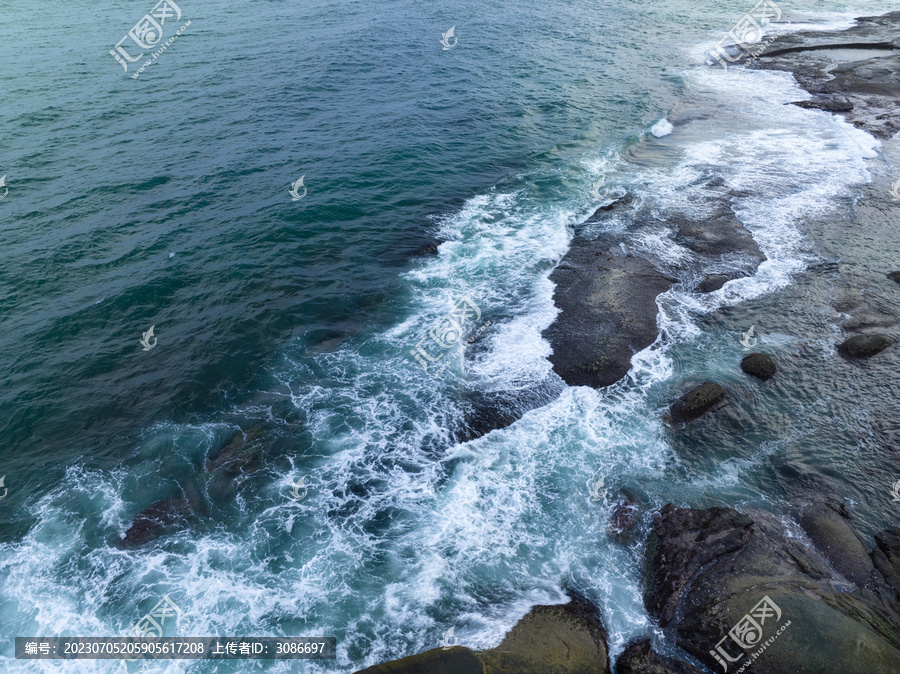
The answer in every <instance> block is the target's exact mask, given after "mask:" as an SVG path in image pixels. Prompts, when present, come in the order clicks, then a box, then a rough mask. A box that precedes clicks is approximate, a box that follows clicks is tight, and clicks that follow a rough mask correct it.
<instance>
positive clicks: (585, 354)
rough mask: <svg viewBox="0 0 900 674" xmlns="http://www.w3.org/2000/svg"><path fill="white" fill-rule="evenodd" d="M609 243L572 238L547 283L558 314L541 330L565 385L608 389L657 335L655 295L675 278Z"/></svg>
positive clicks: (551, 358) (600, 240)
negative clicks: (551, 290)
mask: <svg viewBox="0 0 900 674" xmlns="http://www.w3.org/2000/svg"><path fill="white" fill-rule="evenodd" d="M610 246H611V242H610V241H609V240H608V239H599V240H594V241H586V240H584V239H576V240H575V241H574V242H573V244H572V248H571V249H570V250H569V252H568V253H567V254H566V256H565V257H564V258H563V260H562V262H561V263H560V264H559V266H558V267H557V268H556V270H554V272H553V274H551V276H550V279H551V280H552V281H553V282H554V283H555V284H556V290H555V292H554V295H553V299H554V302H555V303H556V306H557V307H559V309H560V314H559V315H558V316H557V318H556V321H555V322H554V323H553V324H552V325H551V326H550V327H549V328H547V330H545V331H544V336H545V337H546V338H547V339H548V340H549V342H550V344H551V346H552V347H553V354H552V355H551V356H550V362H551V363H552V364H553V369H554V370H555V371H556V373H557V374H558V375H559V376H560V377H562V379H563V380H564V381H565V382H566V383H567V384H569V385H570V386H593V387H602V386H609V385H610V384H613V383H615V382H617V381H618V380H619V379H621V378H622V377H624V376H625V374H626V373H627V372H628V370H629V369H630V368H631V357H632V356H633V355H634V354H635V353H637V352H638V351H641V350H643V349H645V348H646V347H648V346H650V345H651V344H652V343H653V342H654V341H655V340H656V337H657V335H658V334H659V329H658V327H657V323H656V314H657V307H656V297H657V295H659V294H660V293H662V292H665V291H666V290H668V289H669V288H670V287H671V286H672V283H674V280H673V279H671V278H669V277H668V276H665V275H664V274H661V273H660V272H658V271H657V270H656V269H654V267H653V265H651V264H650V263H649V262H647V261H646V260H644V259H642V258H639V257H631V256H626V255H623V254H622V253H620V252H619V251H618V250H617V249H614V248H611V247H610Z"/></svg>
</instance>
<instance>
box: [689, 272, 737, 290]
mask: <svg viewBox="0 0 900 674" xmlns="http://www.w3.org/2000/svg"><path fill="white" fill-rule="evenodd" d="M730 280H731V279H730V278H728V277H727V276H723V275H722V274H710V275H709V276H707V277H706V278H704V279H703V280H702V281H700V283H699V284H697V292H698V293H711V292H715V291H716V290H718V289H719V288H721V287H722V286H723V285H725V284H726V283H728V281H730Z"/></svg>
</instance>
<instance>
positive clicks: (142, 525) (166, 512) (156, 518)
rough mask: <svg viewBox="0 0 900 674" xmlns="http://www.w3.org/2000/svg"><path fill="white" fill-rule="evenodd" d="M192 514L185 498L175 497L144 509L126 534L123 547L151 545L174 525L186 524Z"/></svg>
mask: <svg viewBox="0 0 900 674" xmlns="http://www.w3.org/2000/svg"><path fill="white" fill-rule="evenodd" d="M191 514H192V511H191V507H190V505H189V504H188V500H187V498H185V497H184V496H173V497H171V498H167V499H163V500H162V501H157V502H156V503H154V504H153V505H151V506H149V507H147V508H144V509H143V510H142V511H141V512H140V513H138V515H137V516H136V517H135V518H134V521H133V522H132V523H131V526H130V527H128V531H126V532H125V538H124V539H122V545H124V546H125V547H129V548H130V547H135V546H138V545H143V544H145V543H149V542H150V541H152V540H155V539H157V538H159V537H160V536H161V535H162V534H163V533H164V532H165V531H166V529H168V528H170V527H172V526H173V525H175V524H179V523H182V524H183V523H186V522H187V520H188V518H189V517H190V516H191Z"/></svg>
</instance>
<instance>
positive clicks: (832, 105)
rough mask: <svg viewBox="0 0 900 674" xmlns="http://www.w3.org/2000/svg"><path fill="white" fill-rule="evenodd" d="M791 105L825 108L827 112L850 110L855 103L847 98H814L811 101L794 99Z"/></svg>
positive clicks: (809, 108)
mask: <svg viewBox="0 0 900 674" xmlns="http://www.w3.org/2000/svg"><path fill="white" fill-rule="evenodd" d="M789 105H796V106H797V107H798V108H806V109H807V110H824V111H825V112H850V111H851V110H853V103H851V102H850V101H848V100H847V99H845V98H824V97H823V98H814V99H812V100H810V101H793V102H792V103H789Z"/></svg>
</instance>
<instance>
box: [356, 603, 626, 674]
mask: <svg viewBox="0 0 900 674" xmlns="http://www.w3.org/2000/svg"><path fill="white" fill-rule="evenodd" d="M609 672H610V668H609V653H608V650H607V645H606V632H605V630H604V629H603V625H602V624H601V623H600V617H599V615H598V613H597V609H596V607H594V605H593V604H591V603H590V602H589V601H587V600H586V599H584V598H582V597H579V596H573V597H572V601H570V602H569V603H568V604H558V605H552V606H534V607H532V609H531V610H530V611H529V612H528V613H527V614H526V615H525V617H523V618H522V619H521V620H520V621H519V622H518V623H516V625H515V627H513V628H512V629H511V630H510V631H509V632H508V633H507V635H506V637H505V638H504V639H503V641H501V642H500V645H499V646H497V647H496V648H492V649H490V650H486V651H477V652H476V651H471V650H469V649H468V648H463V647H460V646H455V647H453V648H435V649H432V650H430V651H426V652H424V653H419V654H418V655H411V656H409V657H406V658H402V659H400V660H392V661H390V662H386V663H383V664H380V665H375V666H374V667H369V668H367V669H364V670H361V671H359V672H357V673H356V674H482V673H483V674H609Z"/></svg>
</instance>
